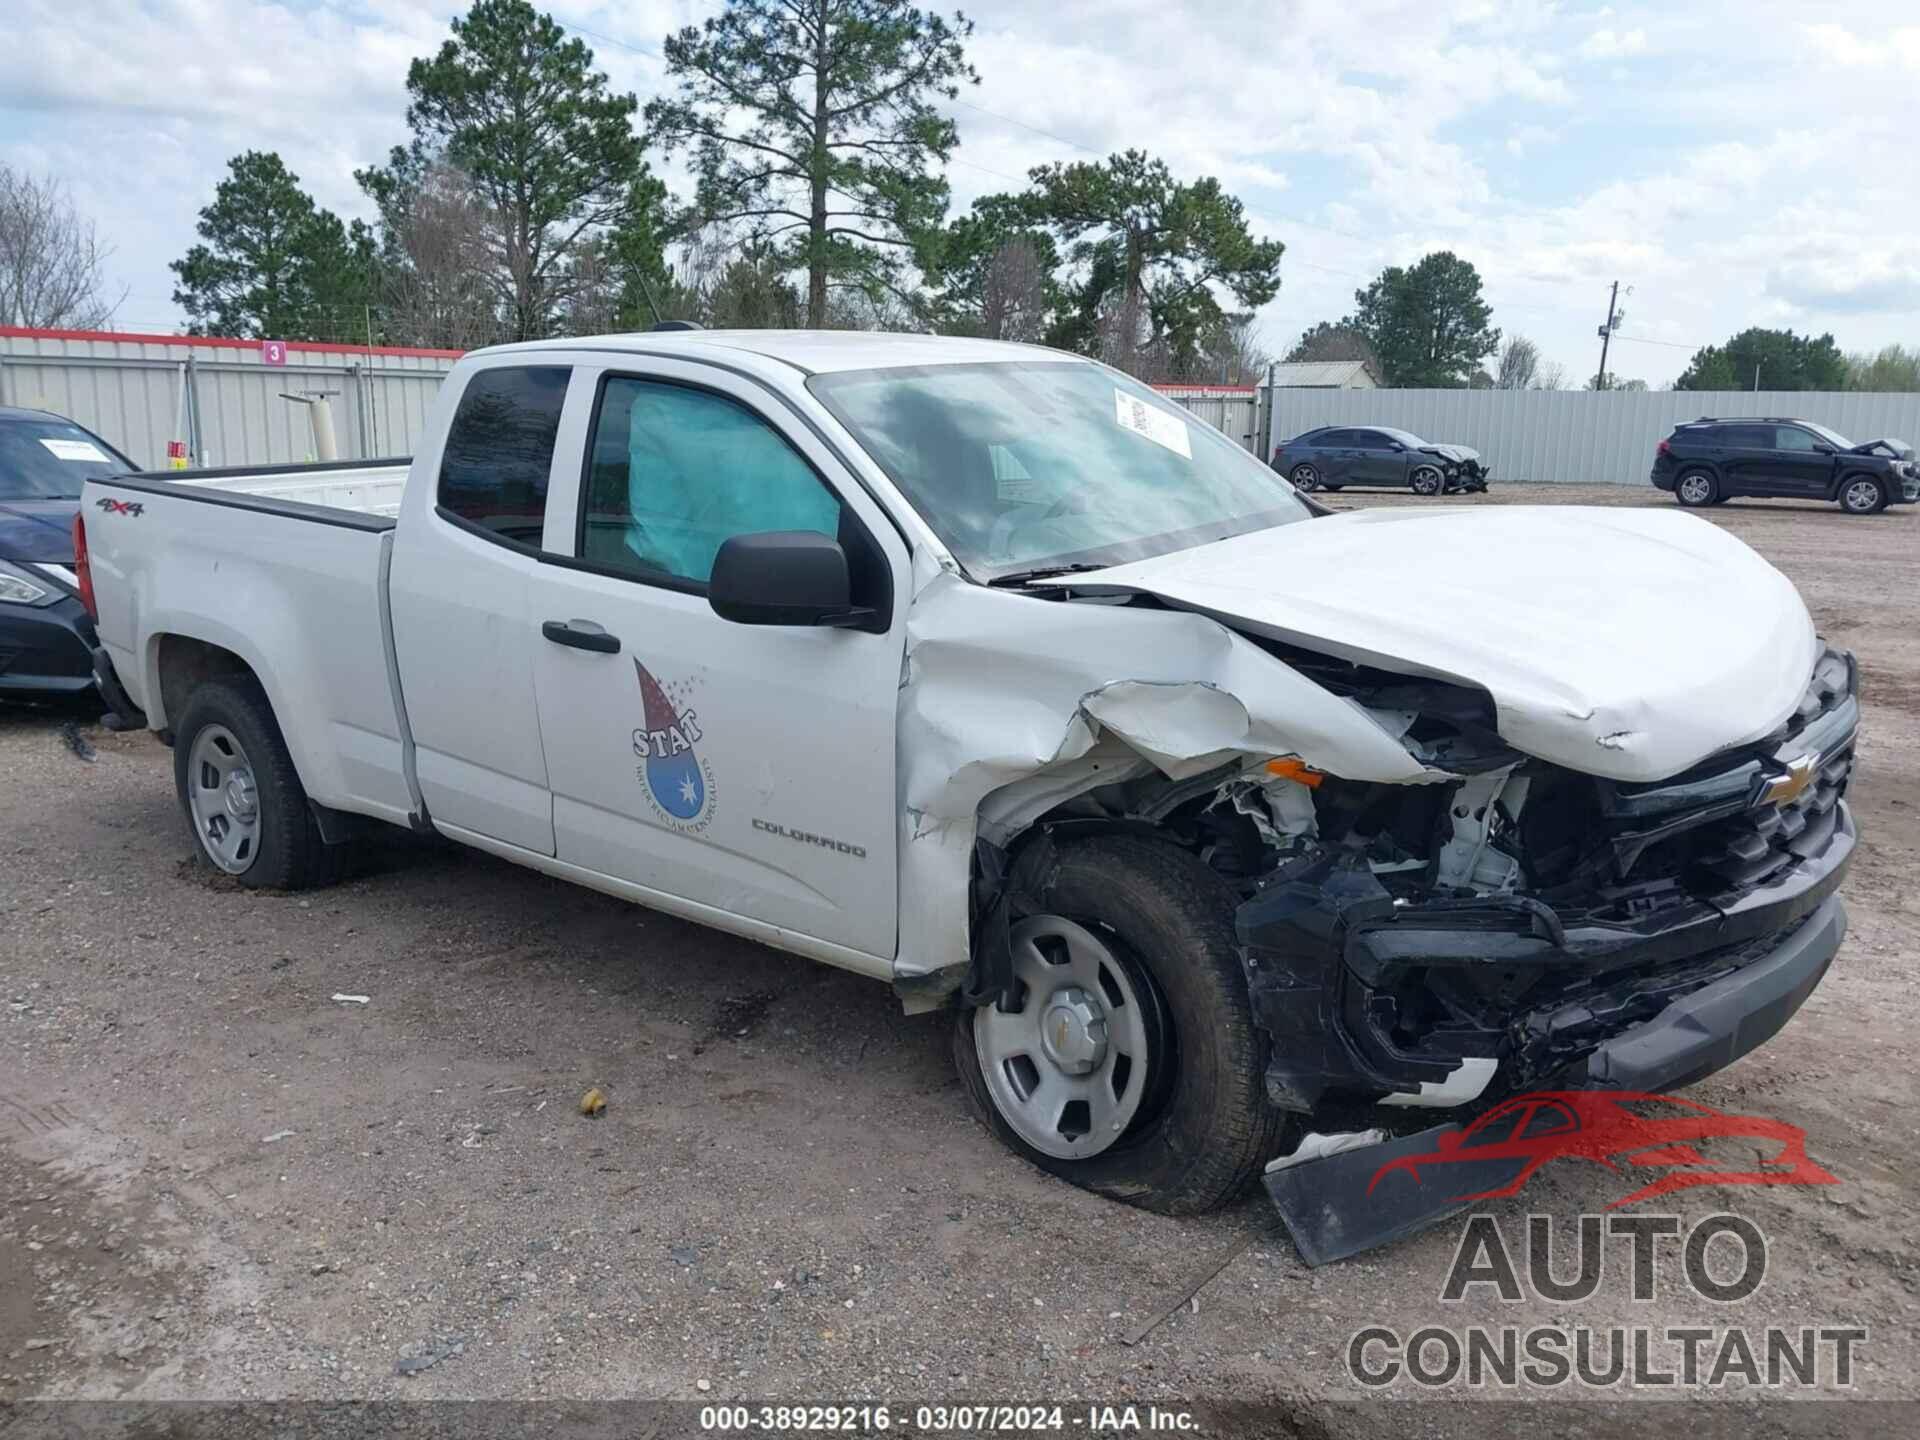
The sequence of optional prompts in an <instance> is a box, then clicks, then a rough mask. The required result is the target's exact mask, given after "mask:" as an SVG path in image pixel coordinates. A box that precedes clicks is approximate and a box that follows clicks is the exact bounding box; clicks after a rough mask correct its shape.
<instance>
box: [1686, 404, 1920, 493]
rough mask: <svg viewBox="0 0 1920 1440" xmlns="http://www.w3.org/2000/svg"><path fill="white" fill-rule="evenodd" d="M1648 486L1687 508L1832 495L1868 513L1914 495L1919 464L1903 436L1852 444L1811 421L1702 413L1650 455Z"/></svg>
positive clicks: (1918, 490)
mask: <svg viewBox="0 0 1920 1440" xmlns="http://www.w3.org/2000/svg"><path fill="white" fill-rule="evenodd" d="M1653 483H1654V484H1655V485H1657V486H1659V487H1660V488H1661V489H1662V490H1671V491H1672V492H1673V494H1674V498H1675V499H1677V500H1679V502H1680V503H1681V504H1682V505H1688V506H1699V505H1718V504H1719V503H1720V502H1721V501H1723V500H1730V499H1732V498H1733V497H1734V496H1736V495H1764V496H1767V497H1770V498H1781V499H1790V500H1831V501H1833V502H1834V503H1835V504H1837V505H1838V506H1839V507H1840V508H1841V509H1842V510H1844V511H1846V512H1847V513H1848V514H1849V515H1873V514H1876V513H1878V512H1879V511H1881V510H1884V509H1886V508H1887V506H1889V505H1898V504H1903V503H1907V502H1910V501H1913V500H1920V467H1916V466H1915V464H1914V460H1913V447H1912V446H1911V445H1909V444H1907V442H1906V441H1904V440H1869V441H1868V442H1867V443H1866V444H1864V445H1856V444H1854V443H1853V442H1852V441H1851V440H1849V439H1847V438H1846V437H1845V436H1844V435H1839V434H1836V433H1835V432H1834V431H1832V430H1829V429H1827V427H1826V426H1824V425H1816V424H1815V423H1814V422H1813V421H1811V420H1794V419H1790V418H1786V417H1782V416H1777V415H1769V416H1762V417H1759V418H1744V419H1743V418H1735V419H1721V420H1715V419H1713V418H1711V417H1709V416H1705V415H1702V416H1701V417H1700V418H1699V419H1698V420H1690V421H1688V422H1687V423H1686V424H1684V425H1676V426H1675V427H1674V431H1673V434H1671V435H1669V436H1668V437H1667V438H1666V439H1664V440H1662V441H1661V442H1660V446H1659V448H1658V449H1657V450H1656V451H1655V452H1654V456H1653Z"/></svg>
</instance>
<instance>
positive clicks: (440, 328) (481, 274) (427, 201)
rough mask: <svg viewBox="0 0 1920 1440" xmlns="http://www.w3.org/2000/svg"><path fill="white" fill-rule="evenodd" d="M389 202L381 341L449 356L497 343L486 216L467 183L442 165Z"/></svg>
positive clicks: (429, 168)
mask: <svg viewBox="0 0 1920 1440" xmlns="http://www.w3.org/2000/svg"><path fill="white" fill-rule="evenodd" d="M394 199H395V201H397V203H395V204H394V208H395V211H396V213H394V214H392V215H391V216H390V217H389V219H388V222H387V232H386V239H387V244H388V247H389V251H390V253H389V254H388V255H387V256H386V257H385V258H386V264H385V265H384V267H383V271H384V275H383V285H382V291H383V293H382V297H381V300H382V305H383V309H384V313H383V315H382V319H383V321H384V325H383V329H384V330H385V332H386V338H387V339H388V340H390V341H394V342H397V343H402V344H409V345H432V346H438V347H442V348H445V349H448V350H470V349H473V348H474V347H475V346H479V345H487V344H491V343H493V342H494V341H496V340H498V339H500V338H501V337H502V334H503V333H504V332H503V327H502V325H501V321H500V315H499V310H498V306H497V303H496V297H495V294H494V291H493V288H492V287H491V286H490V285H489V284H488V281H487V276H486V267H487V264H488V257H487V250H486V242H485V240H484V238H483V237H484V236H485V235H486V233H487V217H486V215H485V213H484V206H483V204H482V202H481V200H480V199H479V197H478V196H477V195H476V194H475V193H474V190H473V187H472V186H471V185H469V184H468V182H467V178H466V176H465V175H463V174H461V172H460V171H458V170H457V169H455V168H454V167H453V166H451V165H448V164H446V163H444V162H436V163H433V164H429V165H427V166H426V167H425V168H424V169H423V170H422V171H421V173H420V175H419V177H418V180H417V181H415V182H414V183H412V184H411V185H409V187H408V188H407V189H406V190H405V191H404V192H401V191H396V192H395V197H394ZM389 203H394V202H389Z"/></svg>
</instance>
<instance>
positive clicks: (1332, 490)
mask: <svg viewBox="0 0 1920 1440" xmlns="http://www.w3.org/2000/svg"><path fill="white" fill-rule="evenodd" d="M1320 488H1321V489H1322V490H1325V491H1326V492H1327V493H1328V494H1329V495H1337V494H1339V493H1340V492H1341V491H1342V490H1344V489H1346V488H1347V487H1346V486H1344V485H1327V484H1322V485H1321V486H1320Z"/></svg>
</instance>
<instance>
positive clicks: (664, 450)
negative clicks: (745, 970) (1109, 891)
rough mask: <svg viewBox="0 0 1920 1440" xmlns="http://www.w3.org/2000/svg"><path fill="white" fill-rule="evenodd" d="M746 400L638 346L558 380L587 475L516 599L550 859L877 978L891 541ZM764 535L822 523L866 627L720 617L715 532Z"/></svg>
mask: <svg viewBox="0 0 1920 1440" xmlns="http://www.w3.org/2000/svg"><path fill="white" fill-rule="evenodd" d="M592 368H594V367H589V369H592ZM576 400H577V402H578V403H577V405H576V404H575V403H574V402H575V401H576ZM765 400H766V392H765V391H763V390H762V389H761V388H760V387H759V386H758V385H757V384H756V383H754V382H752V381H749V380H745V379H742V378H740V377H738V376H736V375H734V374H732V373H731V372H727V371H721V370H715V369H712V368H710V367H707V366H704V365H701V364H698V363H697V362H689V361H677V360H674V361H669V360H652V359H646V358H642V357H638V356H626V357H621V359H620V360H619V362H618V367H617V368H616V367H615V365H614V363H613V362H611V361H610V362H609V363H608V364H607V365H606V366H604V367H599V368H598V369H597V373H591V374H587V375H582V376H581V377H580V380H579V381H577V382H576V386H575V389H574V392H573V394H572V395H571V396H570V397H569V414H568V418H567V429H568V431H569V432H571V433H572V434H573V435H575V436H577V437H578V438H577V439H576V440H575V441H574V445H575V448H574V450H573V453H574V454H576V455H578V454H580V453H581V449H582V448H584V450H585V457H586V463H585V465H584V466H583V467H582V472H581V473H582V477H583V478H582V481H581V483H580V484H579V485H578V486H576V487H573V488H572V489H571V491H570V493H569V495H568V497H567V503H564V504H557V505H556V506H554V507H552V508H550V509H549V512H548V521H547V527H546V532H545V537H544V541H543V545H542V554H541V557H540V559H541V561H542V562H543V563H541V564H540V565H539V566H538V567H537V571H536V573H535V574H534V576H533V577H532V579H531V580H530V582H529V587H528V600H527V614H528V619H529V623H530V625H531V627H532V632H533V641H532V644H533V649H534V652H535V661H534V680H535V688H536V691H537V695H538V701H539V711H540V733H541V738H542V743H543V746H544V749H545V752H546V768H547V775H548V780H549V784H550V785H551V787H552V791H553V828H554V841H555V847H556V852H555V853H556V855H557V858H558V859H559V860H561V861H563V862H566V863H568V864H571V865H575V866H579V867H581V868H583V869H585V870H589V871H593V872H596V873H599V874H602V875H608V876H612V877H615V878H617V879H619V880H621V881H624V882H626V883H627V884H629V885H632V886H635V887H639V888H640V889H642V890H644V891H647V892H651V893H652V894H654V895H657V896H666V897H671V898H672V899H674V900H677V901H681V902H686V903H685V905H684V906H681V907H671V906H670V907H669V908H681V909H683V910H686V911H687V912H689V913H693V914H695V915H696V916H697V917H698V918H701V919H703V920H708V921H711V922H714V923H722V924H724V923H725V917H739V918H744V919H745V920H747V921H749V922H754V923H753V924H748V925H733V926H731V927H730V928H733V929H736V930H746V931H748V932H749V933H759V934H765V933H767V927H774V928H776V929H777V930H778V931H779V932H781V933H782V936H783V937H785V936H801V937H806V938H807V939H809V940H812V941H817V942H820V946H815V947H805V946H802V947H799V948H811V950H812V951H813V953H820V948H821V947H822V946H824V947H832V949H833V950H835V951H838V952H841V953H838V954H835V953H826V954H823V955H822V958H827V959H837V960H839V961H840V963H845V964H850V965H853V966H854V967H855V968H860V969H867V970H874V971H878V972H884V970H885V968H886V967H887V966H888V965H889V964H890V962H891V959H892V956H893V952H894V942H895V936H896V915H895V905H896V890H895V886H896V873H895V854H896V851H895V845H894V834H895V817H896V815H897V813H898V809H897V803H896V798H895V785H894V731H895V706H896V700H897V695H898V689H899V683H900V667H901V663H902V658H903V653H904V649H905V620H904V610H905V605H904V603H901V604H899V605H895V604H894V601H893V597H894V596H900V597H904V596H905V595H906V594H907V593H908V586H907V575H908V571H907V552H906V546H905V543H904V542H903V541H902V539H901V538H900V536H899V534H898V532H897V531H896V530H895V529H894V528H893V527H892V524H891V522H890V521H889V520H888V519H887V517H886V516H885V515H884V514H883V513H882V512H881V511H880V510H879V508H878V507H877V506H876V505H875V504H874V502H873V501H872V499H871V498H870V497H869V496H868V495H867V494H866V492H865V491H864V490H862V489H861V488H860V487H859V485H858V484H857V483H855V482H854V481H853V479H852V477H851V476H850V475H848V474H847V473H846V471H845V470H844V469H843V468H842V467H841V465H840V464H839V461H838V459H837V458H836V457H835V456H834V455H833V453H832V452H831V451H829V450H828V449H827V448H826V447H825V446H824V445H823V444H822V443H821V442H820V441H819V440H818V438H817V437H815V436H814V435H813V434H812V433H811V432H810V431H808V430H806V429H805V428H804V427H802V426H799V425H798V424H796V423H794V422H792V421H791V419H790V418H789V416H788V415H787V412H785V411H784V409H781V408H780V407H777V406H769V405H766V404H765V403H764V402H765ZM556 488H557V487H556ZM770 530H818V531H822V532H825V533H828V534H833V535H835V536H836V537H837V538H838V539H839V540H840V542H841V544H842V546H843V547H844V548H845V549H846V550H847V552H848V559H849V568H850V570H851V572H852V574H853V576H854V580H855V598H856V601H857V602H858V603H861V604H864V605H870V606H872V607H874V608H876V609H879V608H882V607H884V609H883V611H882V613H883V615H884V617H885V620H884V623H885V626H886V628H885V633H871V632H868V631H861V630H851V629H833V628H824V627H817V628H816V627H789V626H771V625H747V624H737V623H734V622H731V621H727V620H723V619H721V618H720V617H719V616H718V615H716V614H715V613H714V611H713V609H712V608H711V606H710V605H709V604H708V600H707V578H708V572H709V570H710V569H711V567H712V564H713V559H714V554H715V552H716V551H717V550H718V548H719V546H720V544H721V543H722V542H723V541H724V540H726V539H728V538H730V537H731V536H733V535H738V534H749V533H756V532H761V531H770ZM847 952H852V953H847Z"/></svg>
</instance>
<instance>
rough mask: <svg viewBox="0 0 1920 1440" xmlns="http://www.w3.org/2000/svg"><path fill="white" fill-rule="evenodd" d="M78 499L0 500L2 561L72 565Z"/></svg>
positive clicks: (0, 548)
mask: <svg viewBox="0 0 1920 1440" xmlns="http://www.w3.org/2000/svg"><path fill="white" fill-rule="evenodd" d="M79 510H80V502H79V501H78V500H0V560H24V561H27V562H29V563H38V564H41V565H71V564H72V563H73V517H74V516H75V515H76V514H78V513H79Z"/></svg>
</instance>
